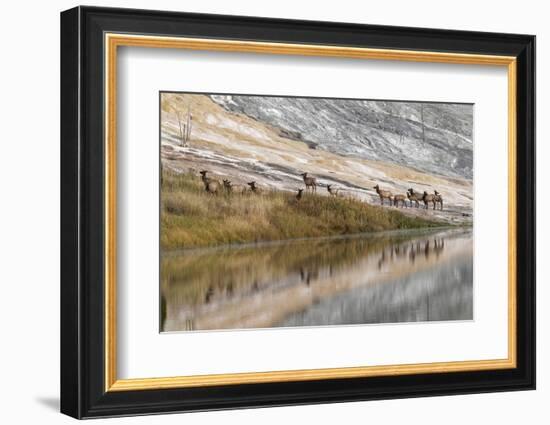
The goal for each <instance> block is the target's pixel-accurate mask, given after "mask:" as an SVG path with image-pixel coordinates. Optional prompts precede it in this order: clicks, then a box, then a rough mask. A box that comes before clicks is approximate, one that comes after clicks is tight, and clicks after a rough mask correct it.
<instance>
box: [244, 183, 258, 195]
mask: <svg viewBox="0 0 550 425" xmlns="http://www.w3.org/2000/svg"><path fill="white" fill-rule="evenodd" d="M247 185H249V186H250V190H251V191H252V193H257V194H259V193H260V192H261V190H260V188H259V187H258V186H257V185H256V182H255V181H253V182H249V183H247Z"/></svg>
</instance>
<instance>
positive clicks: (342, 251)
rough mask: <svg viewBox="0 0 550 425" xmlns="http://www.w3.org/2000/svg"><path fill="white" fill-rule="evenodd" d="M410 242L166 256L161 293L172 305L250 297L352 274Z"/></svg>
mask: <svg viewBox="0 0 550 425" xmlns="http://www.w3.org/2000/svg"><path fill="white" fill-rule="evenodd" d="M411 238H413V236H411V235H401V236H399V235H397V236H395V235H394V236H389V235H382V236H378V237H370V238H367V239H365V238H357V239H353V238H352V239H328V240H327V239H321V240H303V241H295V242H292V243H285V244H283V245H274V246H261V247H258V246H247V247H242V248H235V247H231V248H221V249H219V250H218V249H216V250H213V251H210V250H206V251H198V252H186V253H181V254H176V255H167V256H166V257H163V258H162V264H161V270H162V273H161V277H162V289H163V293H165V294H166V297H167V298H168V299H170V300H171V302H176V303H177V304H191V305H193V304H201V303H203V302H204V297H205V294H206V293H207V292H208V291H209V290H212V291H214V293H216V294H220V293H221V294H224V293H225V294H227V291H228V288H229V287H231V290H234V291H235V292H242V291H244V292H247V291H251V290H252V288H253V286H254V285H256V286H257V287H258V289H259V288H262V287H263V286H264V285H269V284H271V283H273V282H277V281H282V280H284V279H287V278H288V277H289V275H294V276H295V278H296V279H298V277H299V276H302V277H304V276H305V274H315V273H318V272H319V270H321V269H322V268H324V269H327V270H330V272H331V273H332V272H334V273H336V272H337V271H338V270H342V269H351V268H353V264H355V263H356V262H357V261H360V260H362V259H364V258H365V257H366V256H367V255H368V254H371V253H375V252H380V251H381V250H382V249H383V248H384V247H387V246H393V245H394V244H399V243H403V242H405V241H407V240H410V239H411ZM390 242H391V244H390Z"/></svg>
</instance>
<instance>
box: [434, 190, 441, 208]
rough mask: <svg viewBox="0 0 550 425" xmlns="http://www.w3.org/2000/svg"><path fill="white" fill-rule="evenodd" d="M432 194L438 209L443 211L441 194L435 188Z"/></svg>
mask: <svg viewBox="0 0 550 425" xmlns="http://www.w3.org/2000/svg"><path fill="white" fill-rule="evenodd" d="M434 194H435V202H436V204H439V209H440V210H441V211H443V196H441V193H439V192H438V191H437V190H434Z"/></svg>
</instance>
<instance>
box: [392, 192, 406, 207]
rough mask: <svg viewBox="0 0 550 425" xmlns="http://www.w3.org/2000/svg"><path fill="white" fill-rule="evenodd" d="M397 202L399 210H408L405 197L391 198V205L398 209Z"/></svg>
mask: <svg viewBox="0 0 550 425" xmlns="http://www.w3.org/2000/svg"><path fill="white" fill-rule="evenodd" d="M399 202H401V208H403V206H405V207H407V208H408V205H407V197H406V196H405V195H395V196H394V197H393V205H395V206H396V207H399Z"/></svg>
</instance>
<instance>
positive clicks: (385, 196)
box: [373, 185, 393, 205]
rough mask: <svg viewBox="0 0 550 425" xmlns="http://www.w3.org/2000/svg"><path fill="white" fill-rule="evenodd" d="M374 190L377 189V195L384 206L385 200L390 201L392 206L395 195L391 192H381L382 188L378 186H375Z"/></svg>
mask: <svg viewBox="0 0 550 425" xmlns="http://www.w3.org/2000/svg"><path fill="white" fill-rule="evenodd" d="M373 189H375V190H376V193H378V196H380V204H381V205H384V199H387V200H388V201H390V205H391V204H392V198H393V195H392V193H391V192H390V191H389V190H380V186H378V185H376V186H374V187H373Z"/></svg>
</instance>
